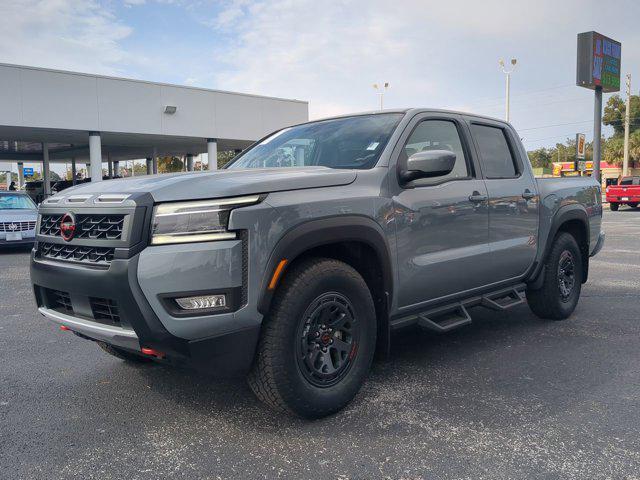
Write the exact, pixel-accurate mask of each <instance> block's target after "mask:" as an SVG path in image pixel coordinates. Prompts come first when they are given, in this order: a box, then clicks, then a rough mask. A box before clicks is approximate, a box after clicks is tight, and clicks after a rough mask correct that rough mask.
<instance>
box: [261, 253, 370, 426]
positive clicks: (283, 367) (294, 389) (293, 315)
mask: <svg viewBox="0 0 640 480" xmlns="http://www.w3.org/2000/svg"><path fill="white" fill-rule="evenodd" d="M328 295H335V296H336V298H337V297H338V296H339V297H340V298H342V299H346V300H347V301H348V302H350V305H351V307H352V309H351V310H350V312H352V313H353V319H354V321H353V322H352V323H351V325H352V326H353V325H355V327H354V331H355V328H357V332H358V333H357V336H353V337H350V338H351V344H352V347H350V353H349V354H348V356H346V357H343V358H348V361H349V362H350V363H349V364H348V368H346V369H345V370H344V371H343V376H342V377H336V379H335V382H336V383H335V384H330V385H324V386H318V385H315V384H313V383H312V382H313V381H314V379H309V375H310V374H309V373H308V372H305V371H304V370H305V365H304V364H303V363H304V360H303V359H304V358H305V356H304V355H303V354H302V353H301V350H299V348H301V349H302V347H301V345H304V343H303V342H305V341H309V338H310V337H313V336H314V335H315V334H314V335H311V334H310V330H304V328H305V327H307V326H309V322H310V318H311V317H310V316H309V309H311V308H313V307H314V305H320V304H321V302H319V301H318V299H321V298H325V296H328ZM331 308H333V307H331ZM327 325H331V321H329V322H327ZM301 329H302V330H301ZM337 330H338V329H337V328H336V331H337ZM300 332H302V334H301V335H300ZM333 335H337V334H336V332H335V331H334V333H333ZM329 338H331V337H329ZM340 338H347V337H340ZM355 339H357V341H356V340H355ZM327 341H331V343H332V344H333V339H331V340H327ZM336 344H338V342H336ZM375 345H376V313H375V308H374V303H373V299H372V297H371V292H370V291H369V288H368V287H367V284H366V283H365V281H364V279H363V278H362V277H361V276H360V274H359V273H358V272H357V271H356V270H355V269H354V268H352V267H351V266H349V265H347V264H345V263H343V262H340V261H337V260H333V259H328V258H311V259H308V260H304V261H302V262H301V263H299V264H296V265H293V266H292V268H291V270H290V271H289V272H287V273H286V276H285V278H284V279H283V281H282V283H281V285H280V286H279V287H278V290H277V292H276V294H275V297H274V299H273V303H272V307H271V310H270V313H269V315H268V318H266V319H265V323H264V325H263V329H262V334H261V338H260V342H259V347H258V353H257V355H256V359H255V361H254V365H253V367H252V370H251V372H250V373H249V376H248V383H249V386H250V387H251V389H252V390H253V392H254V393H255V394H256V396H257V397H258V398H259V399H260V400H262V401H263V402H264V403H266V404H267V405H269V406H270V407H272V408H273V409H275V410H278V411H282V412H288V413H293V414H295V415H298V416H300V417H304V418H319V417H323V416H326V415H330V414H332V413H335V412H337V411H338V410H340V409H342V408H343V407H344V406H345V405H347V404H348V403H349V402H350V401H351V400H352V399H353V398H354V397H355V395H356V394H357V393H358V390H359V389H360V387H361V386H362V384H363V383H364V381H365V379H366V377H367V374H368V372H369V369H370V367H371V362H372V360H373V356H374V351H375ZM313 348H316V347H313ZM329 348H330V349H331V347H329ZM343 351H344V349H343ZM335 352H336V351H335V350H330V351H329V354H333V353H335ZM322 358H324V357H322ZM301 364H303V365H301Z"/></svg>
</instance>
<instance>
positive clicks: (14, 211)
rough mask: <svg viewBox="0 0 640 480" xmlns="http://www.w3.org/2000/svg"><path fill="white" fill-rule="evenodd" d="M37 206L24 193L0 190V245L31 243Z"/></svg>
mask: <svg viewBox="0 0 640 480" xmlns="http://www.w3.org/2000/svg"><path fill="white" fill-rule="evenodd" d="M37 218H38V207H36V204H35V203H33V200H31V198H30V197H29V195H27V194H26V193H22V192H0V247H4V246H7V245H26V244H33V242H34V241H35V237H36V220H37Z"/></svg>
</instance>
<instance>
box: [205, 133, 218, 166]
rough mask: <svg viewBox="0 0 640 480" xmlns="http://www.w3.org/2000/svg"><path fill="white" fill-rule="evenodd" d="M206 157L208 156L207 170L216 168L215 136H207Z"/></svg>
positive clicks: (216, 147) (216, 145) (216, 150)
mask: <svg viewBox="0 0 640 480" xmlns="http://www.w3.org/2000/svg"><path fill="white" fill-rule="evenodd" d="M207 157H209V170H217V169H218V141H217V140H216V139H215V138H207Z"/></svg>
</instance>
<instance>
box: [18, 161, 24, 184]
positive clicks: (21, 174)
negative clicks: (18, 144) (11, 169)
mask: <svg viewBox="0 0 640 480" xmlns="http://www.w3.org/2000/svg"><path fill="white" fill-rule="evenodd" d="M23 185H24V163H22V162H18V188H22V186H23Z"/></svg>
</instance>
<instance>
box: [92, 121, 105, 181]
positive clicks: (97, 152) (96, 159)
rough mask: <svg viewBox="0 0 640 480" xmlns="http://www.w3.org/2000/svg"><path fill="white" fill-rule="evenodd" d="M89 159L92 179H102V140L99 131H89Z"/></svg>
mask: <svg viewBox="0 0 640 480" xmlns="http://www.w3.org/2000/svg"><path fill="white" fill-rule="evenodd" d="M89 161H90V162H91V169H90V171H91V181H92V182H101V181H102V142H101V140H100V133H99V132H89Z"/></svg>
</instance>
